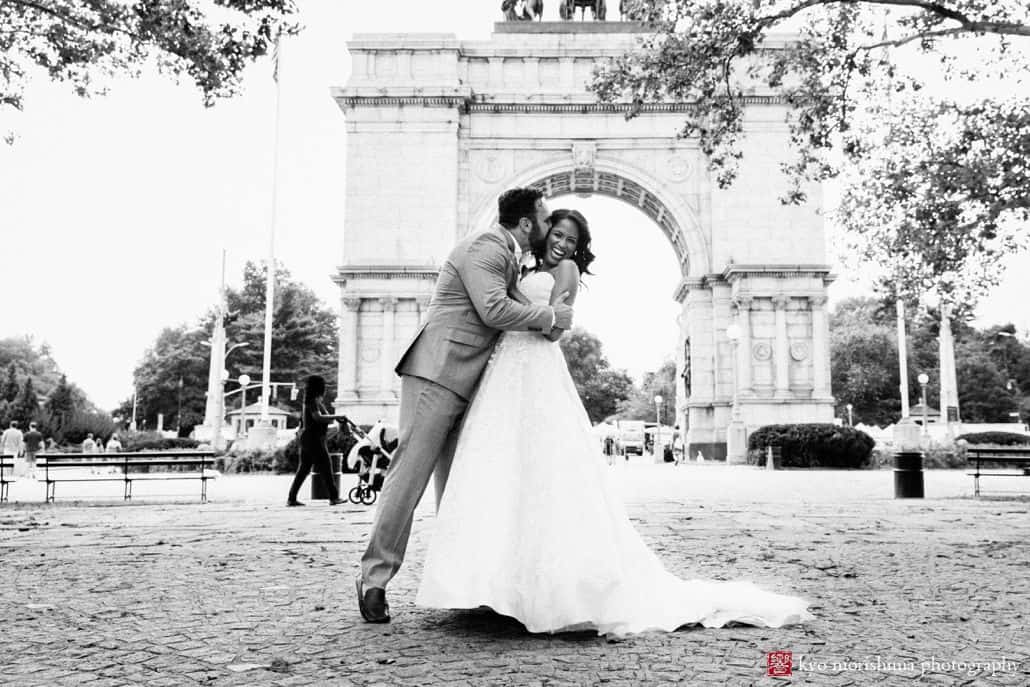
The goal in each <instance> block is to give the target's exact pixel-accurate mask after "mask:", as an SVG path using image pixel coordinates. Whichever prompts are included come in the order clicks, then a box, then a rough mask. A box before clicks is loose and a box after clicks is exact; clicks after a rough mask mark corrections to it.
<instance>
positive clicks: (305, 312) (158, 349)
mask: <svg viewBox="0 0 1030 687" xmlns="http://www.w3.org/2000/svg"><path fill="white" fill-rule="evenodd" d="M276 284H277V286H276V291H275V303H274V311H273V314H272V381H276V382H294V383H299V382H301V381H302V380H303V379H304V377H306V376H307V375H309V374H321V375H324V376H326V377H327V380H329V381H330V382H331V381H332V372H333V370H335V369H336V360H337V357H336V356H337V352H336V351H337V336H336V315H335V314H334V313H333V312H332V311H331V310H330V309H329V308H327V307H326V306H325V305H323V304H322V303H321V302H320V301H319V300H318V297H317V296H316V295H315V294H314V292H313V291H311V290H310V289H309V288H307V287H306V286H304V285H303V284H300V283H299V282H297V281H295V280H294V279H292V277H291V276H290V273H289V272H288V271H287V270H285V269H282V268H280V269H278V270H277V279H276ZM227 303H228V307H229V310H230V311H231V312H234V313H235V316H234V319H233V321H232V322H231V323H229V324H228V325H227V326H226V337H227V340H229V341H231V342H233V343H246V344H247V346H245V347H242V348H239V349H237V350H236V351H234V352H233V354H232V356H230V357H229V360H228V366H227V371H228V373H229V375H230V377H231V378H234V379H235V378H236V377H239V375H241V374H243V373H246V374H248V375H250V376H251V378H252V379H254V380H255V381H258V380H260V378H261V375H262V357H263V350H264V327H265V269H264V268H263V267H258V266H257V265H255V264H253V263H247V265H246V266H245V267H244V272H243V286H242V288H240V289H239V290H236V289H230V290H228V293H227ZM213 321H214V313H213V312H212V313H207V314H206V315H205V316H204V317H202V318H201V319H200V321H199V323H198V325H197V326H195V327H192V328H191V327H188V326H187V325H185V324H184V325H179V326H177V327H169V328H166V329H165V330H163V331H162V332H161V333H160V334H159V335H158V337H157V341H155V343H154V345H153V346H152V347H151V348H149V349H148V350H147V351H146V353H145V354H144V356H143V360H142V362H141V363H140V364H139V366H137V368H136V370H135V373H134V380H135V385H136V396H137V398H136V400H137V405H138V407H139V410H138V411H137V412H138V413H139V416H140V417H141V418H142V421H143V423H144V426H149V427H153V426H156V424H157V414H158V413H162V414H163V415H164V417H165V419H166V423H165V424H166V425H167V426H172V425H171V423H172V418H174V417H175V416H176V414H177V413H178V407H179V403H178V401H179V392H180V390H179V379H180V378H181V379H182V380H183V386H182V419H181V421H178V422H177V424H178V425H179V427H180V430H181V431H182V432H183V433H188V432H189V431H190V430H191V429H192V428H193V427H194V426H195V425H197V424H199V423H200V422H202V421H203V419H204V410H205V404H206V393H207V382H208V366H209V362H210V353H211V351H210V348H208V347H207V345H206V344H207V340H208V338H209V336H210V331H211V327H212V324H213ZM334 386H335V385H333V384H330V387H331V388H332V387H334ZM332 393H333V392H332V391H330V392H329V393H327V396H328V397H332ZM250 399H251V401H253V399H254V395H253V394H251V396H250ZM274 401H275V402H277V403H279V404H280V405H287V406H288V407H292V408H293V409H294V410H298V411H299V409H300V401H299V400H298V401H296V402H291V401H288V400H287V399H286V398H283V397H280V398H278V399H274ZM236 402H237V403H238V400H237V401H236ZM227 410H228V409H227ZM114 414H116V415H120V416H121V417H129V416H130V415H131V414H132V399H127V400H126V401H124V402H123V403H122V405H121V406H119V407H118V408H117V409H115V410H114Z"/></svg>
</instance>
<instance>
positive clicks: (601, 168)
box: [468, 151, 711, 277]
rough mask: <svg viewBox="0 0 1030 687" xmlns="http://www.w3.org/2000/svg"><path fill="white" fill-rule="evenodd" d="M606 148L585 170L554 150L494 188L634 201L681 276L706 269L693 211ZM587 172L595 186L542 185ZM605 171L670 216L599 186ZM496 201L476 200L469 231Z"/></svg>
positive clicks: (485, 220) (487, 218)
mask: <svg viewBox="0 0 1030 687" xmlns="http://www.w3.org/2000/svg"><path fill="white" fill-rule="evenodd" d="M607 152H609V151H599V152H598V155H597V158H596V160H595V161H594V165H593V167H592V168H591V169H590V170H586V171H585V172H584V170H577V169H576V168H575V163H574V162H573V160H572V156H571V154H570V153H568V152H563V153H557V154H555V155H553V156H550V157H548V158H547V159H546V160H545V161H543V162H541V163H538V164H536V165H534V166H532V167H528V168H526V169H524V170H522V171H520V172H518V173H517V174H514V175H512V176H510V177H509V178H508V179H506V180H504V181H503V182H500V183H498V184H497V185H496V186H495V188H496V189H498V192H499V191H500V190H503V189H506V188H513V187H517V186H540V187H541V190H544V193H545V195H546V196H547V197H551V196H557V195H566V194H570V193H582V192H584V191H585V192H589V193H596V194H598V195H604V196H608V197H612V198H617V199H618V200H621V201H623V202H625V203H627V204H631V205H635V206H637V207H638V209H640V210H641V211H642V212H644V213H645V214H647V215H648V216H649V217H650V218H651V219H652V220H653V221H655V222H656V223H657V224H659V226H660V228H661V229H662V231H663V233H665V234H666V238H667V239H668V240H669V241H670V243H671V244H673V245H672V248H673V250H675V251H676V253H677V258H678V261H679V263H680V273H681V274H682V275H683V276H684V277H686V276H688V275H696V274H706V273H707V272H709V271H710V265H711V250H710V248H709V245H708V241H707V239H706V237H705V232H704V231H703V228H702V226H701V223H700V220H699V218H698V216H697V214H696V213H695V212H694V211H693V210H692V209H691V208H690V207H689V206H688V205H687V204H686V203H685V202H683V201H682V200H680V199H679V198H678V197H677V195H676V194H675V193H673V192H672V191H671V190H670V189H669V188H668V187H667V185H666V184H665V183H663V182H662V181H660V180H658V179H656V178H654V176H653V175H651V174H649V173H648V172H646V171H644V170H642V169H640V168H638V167H636V166H635V165H633V164H632V163H628V162H624V161H621V160H618V159H612V157H611V156H609V155H605V153H607ZM591 173H592V174H593V175H594V178H595V186H593V187H579V186H577V187H575V188H561V189H551V188H546V187H545V186H544V185H545V184H546V182H547V181H548V180H549V179H552V178H554V177H556V176H558V175H576V174H579V175H581V176H580V178H582V175H584V174H591ZM605 174H607V175H612V176H615V177H618V178H620V179H624V180H625V181H628V182H630V183H632V184H634V185H636V186H637V187H639V188H641V189H643V190H644V191H646V193H647V194H649V195H650V196H652V197H653V198H654V200H655V201H657V203H658V205H659V206H660V207H662V208H665V209H666V212H667V213H668V214H669V215H671V218H669V219H668V220H666V221H664V222H663V221H662V219H661V217H655V216H654V215H652V214H651V213H650V212H648V211H646V210H645V209H644V207H643V205H644V203H643V202H641V200H642V199H634V198H630V197H627V196H625V195H618V194H616V193H612V192H610V191H606V190H603V189H602V188H599V187H598V185H597V184H596V180H597V179H598V177H599V175H605ZM496 201H497V198H496V195H493V196H488V197H486V198H483V199H480V200H479V202H478V205H477V207H476V208H475V211H474V212H473V214H472V217H473V218H474V221H473V222H471V223H470V225H469V227H468V228H469V230H470V231H475V230H480V229H483V228H485V227H486V226H488V225H489V223H490V222H492V221H493V220H494V219H495V217H496V214H497V208H496V205H495V204H496ZM677 244H678V245H679V247H680V249H679V250H677Z"/></svg>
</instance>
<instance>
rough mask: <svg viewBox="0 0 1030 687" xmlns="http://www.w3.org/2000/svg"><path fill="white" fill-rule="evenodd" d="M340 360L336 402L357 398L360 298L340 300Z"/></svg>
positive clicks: (350, 297)
mask: <svg viewBox="0 0 1030 687" xmlns="http://www.w3.org/2000/svg"><path fill="white" fill-rule="evenodd" d="M340 304H341V308H340V360H339V368H338V370H337V380H338V382H337V392H336V396H337V399H338V401H353V400H355V399H357V397H358V311H359V310H360V309H361V298H358V297H354V296H344V297H343V298H342V299H341V300H340Z"/></svg>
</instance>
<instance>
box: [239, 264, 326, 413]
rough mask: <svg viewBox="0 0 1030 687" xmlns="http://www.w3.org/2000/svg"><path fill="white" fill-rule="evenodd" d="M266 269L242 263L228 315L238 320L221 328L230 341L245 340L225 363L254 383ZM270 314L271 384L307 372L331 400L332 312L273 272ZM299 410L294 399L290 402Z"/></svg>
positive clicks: (259, 358) (299, 377) (298, 377)
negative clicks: (320, 380)
mask: <svg viewBox="0 0 1030 687" xmlns="http://www.w3.org/2000/svg"><path fill="white" fill-rule="evenodd" d="M266 274H267V269H266V268H265V267H264V266H263V265H262V266H260V267H259V266H257V265H255V264H254V263H251V262H248V263H247V265H246V266H245V267H244V270H243V288H242V289H240V290H239V291H235V290H230V291H229V293H228V304H229V310H230V311H236V312H237V313H238V315H239V316H238V319H237V320H236V321H235V322H233V323H232V324H230V325H228V326H227V327H226V336H227V337H228V340H230V341H237V342H244V341H245V342H247V343H248V346H246V347H244V348H241V349H240V350H239V351H237V352H236V353H233V357H232V358H231V361H230V369H231V373H232V374H233V375H234V376H238V375H239V374H241V373H244V372H246V373H247V374H249V375H250V376H251V377H252V378H255V379H258V378H260V377H261V374H262V366H263V365H262V363H263V360H262V357H263V353H264V336H265V276H266ZM275 283H276V287H275V296H274V310H273V313H272V381H285V382H300V381H302V380H303V379H304V378H305V377H306V376H308V375H311V374H320V375H323V376H325V377H326V381H327V382H328V383H329V384H328V389H327V391H326V398H327V399H328V398H333V397H334V396H335V393H336V384H335V378H334V375H333V372H334V371H335V370H336V364H337V359H338V357H337V346H338V343H339V342H338V338H337V331H336V319H337V318H336V313H334V312H333V311H332V310H331V309H329V308H327V307H326V306H325V305H324V304H323V303H322V302H321V301H320V300H319V299H318V296H316V295H315V293H314V291H312V290H311V289H309V288H308V287H306V286H304V285H303V284H301V283H300V282H298V281H296V280H294V279H293V278H292V276H291V275H290V273H289V271H287V270H286V269H283V268H281V267H279V268H278V269H277V270H276V282H275ZM294 407H295V408H297V409H298V410H299V408H300V405H299V401H298V402H297V403H295V404H294Z"/></svg>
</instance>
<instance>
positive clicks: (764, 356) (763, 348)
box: [751, 341, 772, 362]
mask: <svg viewBox="0 0 1030 687" xmlns="http://www.w3.org/2000/svg"><path fill="white" fill-rule="evenodd" d="M751 355H752V356H754V358H755V360H760V361H763V362H764V361H766V360H769V358H772V346H770V345H769V344H767V343H765V342H764V341H760V342H758V343H756V344H755V345H754V346H752V347H751Z"/></svg>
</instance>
